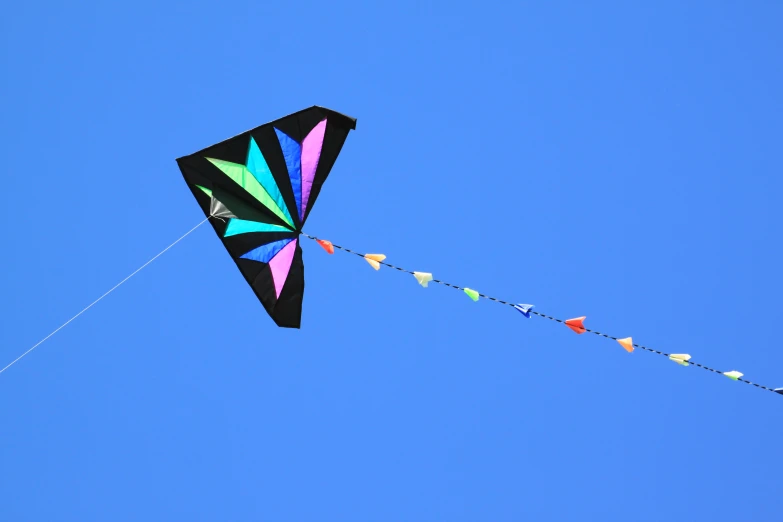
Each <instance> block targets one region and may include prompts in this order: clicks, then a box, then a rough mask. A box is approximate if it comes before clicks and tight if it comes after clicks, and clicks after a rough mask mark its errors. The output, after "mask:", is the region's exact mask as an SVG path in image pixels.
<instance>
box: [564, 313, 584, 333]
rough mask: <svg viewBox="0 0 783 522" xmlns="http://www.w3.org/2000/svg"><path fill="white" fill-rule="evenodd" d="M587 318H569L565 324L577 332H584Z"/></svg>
mask: <svg viewBox="0 0 783 522" xmlns="http://www.w3.org/2000/svg"><path fill="white" fill-rule="evenodd" d="M585 319H587V317H586V316H582V317H577V318H576V319H569V320H568V321H566V322H565V325H566V326H567V327H569V328H570V329H571V330H573V331H575V332H576V333H578V334H583V333H585V331H586V329H585V325H584V323H583V321H584V320H585Z"/></svg>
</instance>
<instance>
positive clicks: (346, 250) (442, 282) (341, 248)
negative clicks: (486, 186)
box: [302, 232, 777, 393]
mask: <svg viewBox="0 0 783 522" xmlns="http://www.w3.org/2000/svg"><path fill="white" fill-rule="evenodd" d="M302 235H303V236H305V237H307V238H308V239H312V240H313V241H318V238H317V237H313V236H310V235H308V234H305V233H304V232H303V233H302ZM332 246H333V247H334V248H337V249H339V250H342V251H344V252H348V253H349V254H353V255H355V256H359V257H362V258H363V257H364V254H360V253H359V252H356V251H354V250H351V249H349V248H345V247H343V246H340V245H335V244H334V243H332ZM379 263H380V264H381V265H384V266H388V267H389V268H393V269H395V270H398V271H400V272H405V273H406V274H411V275H415V273H414V272H411V271H410V270H407V269H405V268H400V267H398V266H394V265H391V264H389V263H386V262H384V261H379ZM432 282H433V283H438V284H440V285H443V286H448V287H449V288H454V289H456V290H464V288H462V287H460V286H457V285H453V284H451V283H447V282H445V281H440V280H438V279H433V280H432ZM478 295H479V296H480V297H483V298H485V299H489V300H490V301H495V302H496V303H500V304H504V305H506V306H510V307H513V308H516V307H515V305H514V303H509V302H508V301H503V300H502V299H498V298H496V297H492V296H489V295H485V294H482V293H479V294H478ZM530 313H531V314H534V315H537V316H539V317H543V318H544V319H549V320H551V321H555V322H558V323H563V324H565V321H564V320H562V319H558V318H556V317H552V316H549V315H546V314H543V313H541V312H536V311H535V310H530ZM582 329H583V330H584V331H585V332H588V333H591V334H594V335H598V336H600V337H606V338H607V339H612V340H614V341H617V340H618V338H617V337H614V336H611V335H607V334H605V333H601V332H598V331H596V330H590V329H589V328H584V327H583V328H582ZM634 346H635V347H637V348H641V349H642V350H645V351H647V352H651V353H655V354H658V355H663V356H665V357H669V355H671V354H668V353H664V352H660V351H658V350H654V349H652V348H648V347H646V346H642V345H640V344H634ZM688 363H689V364H692V365H694V366H696V367H698V368H701V369H703V370H707V371H709V372H713V373H718V374H723V372H722V371H720V370H716V369H714V368H710V367H709V366H705V365H703V364H700V363H697V362H695V361H692V360H689V361H688ZM737 380H738V381H740V382H744V383H745V384H750V385H752V386H755V387H756V388H760V389H762V390H766V391H771V392H773V393H777V392H776V391H775V390H774V389H773V388H768V387H767V386H764V385H762V384H758V383H755V382H751V381H749V380H747V379H743V378H739V379H737Z"/></svg>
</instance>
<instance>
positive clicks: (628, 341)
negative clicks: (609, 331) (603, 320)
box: [617, 337, 633, 353]
mask: <svg viewBox="0 0 783 522" xmlns="http://www.w3.org/2000/svg"><path fill="white" fill-rule="evenodd" d="M617 342H618V343H620V346H622V347H623V348H625V351H626V352H628V353H631V352H632V351H633V339H632V338H630V337H626V338H625V339H617Z"/></svg>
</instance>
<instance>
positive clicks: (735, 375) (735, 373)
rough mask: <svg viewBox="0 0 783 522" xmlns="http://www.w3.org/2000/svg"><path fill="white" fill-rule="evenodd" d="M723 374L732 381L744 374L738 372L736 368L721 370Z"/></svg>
mask: <svg viewBox="0 0 783 522" xmlns="http://www.w3.org/2000/svg"><path fill="white" fill-rule="evenodd" d="M723 375H725V376H726V377H728V378H729V379H731V380H732V381H736V380H737V379H739V378H740V377H742V376H743V375H744V374H742V373H740V372H738V371H737V370H731V371H730V372H723Z"/></svg>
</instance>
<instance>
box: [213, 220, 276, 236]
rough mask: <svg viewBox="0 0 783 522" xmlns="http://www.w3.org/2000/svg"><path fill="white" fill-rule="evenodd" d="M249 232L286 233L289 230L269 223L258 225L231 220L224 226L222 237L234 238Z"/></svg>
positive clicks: (255, 222)
mask: <svg viewBox="0 0 783 522" xmlns="http://www.w3.org/2000/svg"><path fill="white" fill-rule="evenodd" d="M251 232H287V233H289V234H290V233H291V231H290V230H289V229H287V228H286V227H284V226H280V225H273V224H271V223H259V222H258V221H247V220H245V219H231V220H229V222H228V225H227V226H226V231H225V232H224V233H223V237H229V236H236V235H237V234H248V233H251Z"/></svg>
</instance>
